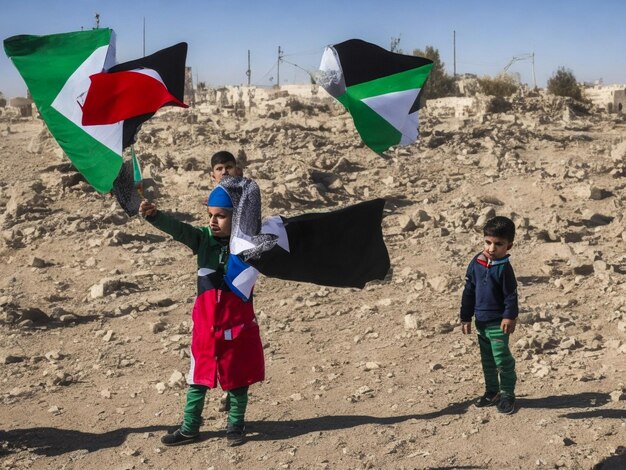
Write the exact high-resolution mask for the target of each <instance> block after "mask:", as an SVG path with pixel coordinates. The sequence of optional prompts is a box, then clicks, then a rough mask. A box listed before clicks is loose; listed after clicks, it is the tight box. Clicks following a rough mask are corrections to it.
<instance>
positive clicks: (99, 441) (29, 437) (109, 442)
mask: <svg viewBox="0 0 626 470" xmlns="http://www.w3.org/2000/svg"><path fill="white" fill-rule="evenodd" d="M165 430H171V427H170V426H144V427H141V428H121V429H115V430H113V431H109V432H105V433H101V434H98V433H91V432H82V431H75V430H72V429H59V428H45V427H42V428H27V429H12V430H10V431H0V451H2V450H5V452H7V451H8V452H12V451H17V450H22V449H23V450H28V451H30V452H33V453H35V454H38V455H45V456H47V457H53V456H57V455H62V454H65V453H68V452H74V451H77V450H86V451H88V452H94V451H97V450H101V449H107V448H109V447H118V446H120V445H121V444H123V443H124V442H125V441H126V438H127V437H128V435H129V434H136V433H144V432H158V431H165ZM0 455H1V454H0Z"/></svg>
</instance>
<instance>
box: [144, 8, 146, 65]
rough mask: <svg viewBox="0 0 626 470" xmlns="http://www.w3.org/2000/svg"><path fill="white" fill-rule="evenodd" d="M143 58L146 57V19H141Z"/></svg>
mask: <svg viewBox="0 0 626 470" xmlns="http://www.w3.org/2000/svg"><path fill="white" fill-rule="evenodd" d="M143 56H144V57H145V56H146V17H145V16H144V17H143Z"/></svg>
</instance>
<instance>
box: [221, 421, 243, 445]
mask: <svg viewBox="0 0 626 470" xmlns="http://www.w3.org/2000/svg"><path fill="white" fill-rule="evenodd" d="M245 437H246V427H245V425H243V424H231V423H228V426H226V442H228V445H229V446H230V447H235V446H240V445H241V444H243V443H244V442H245Z"/></svg>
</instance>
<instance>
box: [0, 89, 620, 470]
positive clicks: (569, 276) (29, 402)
mask: <svg viewBox="0 0 626 470" xmlns="http://www.w3.org/2000/svg"><path fill="white" fill-rule="evenodd" d="M281 96H282V97H280V98H276V103H274V104H275V106H274V109H279V110H280V109H286V110H288V112H278V113H277V112H273V113H269V114H261V113H253V114H252V115H250V114H248V115H247V116H244V117H241V116H239V117H235V116H234V114H235V113H229V112H228V110H226V109H225V110H220V109H213V110H210V112H199V111H198V110H197V109H196V110H187V111H179V110H176V111H161V112H160V113H159V115H158V116H157V117H155V118H153V119H152V120H151V121H149V122H148V123H146V125H144V127H143V129H142V130H141V133H140V137H139V142H138V144H137V146H136V150H137V151H138V155H139V156H140V159H141V161H142V163H143V165H144V176H145V177H146V179H147V181H148V182H149V183H150V185H151V187H150V189H149V190H148V191H147V193H148V195H149V197H151V198H153V199H154V200H156V201H157V203H158V204H159V206H160V208H161V209H163V210H167V211H170V212H173V213H175V214H177V215H178V216H179V217H181V218H183V220H186V221H189V222H192V223H196V224H203V223H205V221H206V219H205V213H204V211H203V206H202V204H201V203H202V200H203V198H205V197H206V194H207V193H208V191H209V190H210V189H211V187H212V185H211V180H210V177H209V174H208V173H207V158H208V157H209V156H210V155H211V154H212V153H213V152H214V151H217V150H219V149H222V148H225V149H228V150H231V151H232V152H233V153H235V154H237V155H238V156H239V158H240V159H241V161H242V163H243V164H244V165H245V173H246V176H248V177H251V178H254V179H256V180H257V181H258V182H259V185H260V187H261V189H262V191H263V197H264V214H265V215H271V214H275V213H280V214H283V215H295V214H298V213H302V212H306V211H312V210H327V209H333V208H338V207H343V206H345V205H348V204H352V203H356V202H359V201H363V200H366V199H371V198H375V197H384V198H386V200H387V204H386V210H385V219H384V221H383V226H384V233H385V239H386V243H387V247H388V249H389V251H390V256H391V259H392V271H391V272H390V274H389V276H388V278H387V279H386V280H385V281H381V282H372V283H370V284H369V285H368V286H367V287H366V288H365V289H363V290H356V289H335V288H326V287H320V286H315V285H307V284H298V283H293V282H285V281H281V280H275V279H269V278H261V279H260V280H259V282H258V284H257V289H256V293H255V305H256V310H257V315H258V318H259V322H260V325H261V333H262V337H263V341H264V344H265V354H266V362H267V366H266V375H267V380H266V381H265V382H264V383H262V384H257V385H254V386H252V387H251V396H250V405H249V411H248V414H247V419H248V430H249V434H248V442H247V443H246V444H244V445H243V446H241V447H238V448H229V447H227V446H226V445H225V438H224V426H225V416H224V415H223V413H220V412H218V411H217V407H218V404H219V398H220V393H219V392H218V391H214V392H213V393H210V394H209V400H208V402H207V406H206V408H205V413H204V419H205V422H204V426H203V428H202V439H201V440H200V442H197V443H194V444H192V445H188V446H183V447H178V448H166V447H164V446H163V445H161V443H160V441H159V439H160V437H161V435H163V434H164V433H165V432H166V431H167V430H171V429H173V428H175V427H176V426H177V425H178V424H179V423H180V420H181V415H182V407H183V401H184V393H185V383H184V375H185V373H186V371H187V368H188V363H189V356H188V351H187V350H188V346H189V332H190V316H189V315H190V309H191V306H192V303H193V299H194V295H195V259H194V257H193V256H192V254H191V253H190V252H189V251H188V250H187V249H186V248H185V247H183V246H179V245H178V244H176V243H175V242H172V241H171V240H169V238H168V237H167V236H164V235H163V234H161V233H159V232H158V231H157V230H155V229H154V228H153V227H151V226H150V225H149V224H147V223H145V222H144V221H143V220H141V219H140V218H138V217H136V218H132V219H131V218H128V217H127V216H126V215H125V214H124V212H123V211H121V210H120V209H119V206H118V205H117V203H116V201H115V200H114V199H112V198H110V197H108V196H104V195H100V194H98V193H96V192H94V191H93V190H91V189H90V187H89V186H88V185H87V184H86V183H85V182H84V181H83V180H82V179H81V177H80V175H78V174H77V173H76V172H75V171H74V170H73V168H72V166H71V165H70V164H69V161H68V160H67V159H66V158H65V157H63V155H62V154H61V152H60V150H59V149H58V147H57V145H56V144H55V143H54V141H53V140H52V139H51V138H50V136H49V135H48V133H47V131H46V130H45V128H44V126H43V125H42V123H41V122H40V121H39V120H37V119H15V118H9V117H7V116H6V114H5V115H3V116H0V153H1V155H2V161H3V165H1V166H0V224H1V230H2V232H1V235H2V237H1V239H0V256H1V259H2V277H1V279H0V377H1V381H0V403H1V404H0V409H1V420H0V466H1V467H2V468H7V469H25V468H54V469H57V468H76V469H84V468H92V469H131V468H137V469H141V468H194V469H196V468H198V469H222V468H242V469H251V468H253V469H256V468H259V469H265V468H268V469H285V468H286V469H310V468H322V469H324V468H328V469H334V468H354V469H360V468H377V469H378V468H381V469H382V468H397V469H409V468H417V469H426V468H429V469H470V468H472V469H479V468H480V469H483V468H484V469H502V468H507V469H508V468H511V469H529V468H537V469H544V468H546V469H547V468H571V469H592V468H594V469H604V470H606V469H623V468H626V447H625V446H626V295H625V294H626V292H625V291H626V251H625V250H624V248H625V246H626V234H625V233H626V232H625V231H624V230H625V228H626V218H624V215H623V208H624V205H625V202H626V196H624V193H623V189H624V187H625V186H626V142H625V137H626V121H624V120H623V119H622V118H621V117H619V116H616V115H607V114H603V113H601V112H599V111H597V110H595V109H589V108H586V107H582V106H580V105H577V104H576V103H572V102H568V101H567V100H564V99H555V98H550V97H541V96H534V97H526V98H516V99H514V100H512V109H510V110H509V111H507V112H504V113H488V112H485V111H476V112H471V113H470V114H469V115H464V116H462V117H454V116H453V115H451V114H450V113H448V112H445V106H443V105H442V106H440V105H439V104H438V103H437V102H432V103H429V104H428V107H427V108H425V109H424V110H422V112H421V119H422V122H421V130H422V138H421V140H420V142H419V143H416V144H414V145H412V146H409V147H403V148H398V149H395V150H392V151H390V152H388V154H387V155H385V156H378V155H376V154H374V153H373V152H371V151H370V150H368V149H367V148H365V147H363V146H362V144H361V143H360V140H359V138H358V135H357V134H356V132H355V130H354V127H353V125H352V122H351V120H350V118H349V116H348V115H347V114H345V113H344V112H342V111H341V109H339V108H338V107H337V106H335V105H333V104H328V103H326V104H320V103H316V102H311V103H308V102H304V101H302V102H300V105H299V106H294V101H293V100H291V101H289V102H288V104H289V106H285V103H284V102H281V101H280V100H283V101H284V100H285V97H284V95H281ZM289 110H290V111H289ZM494 214H498V215H506V216H510V217H512V218H513V219H514V220H515V222H516V225H517V227H518V235H517V240H516V243H515V246H514V248H513V250H512V251H511V254H512V257H511V261H512V264H513V266H514V268H515V271H516V274H517V276H518V281H519V284H520V289H519V290H520V307H521V314H520V319H519V322H520V323H519V328H518V330H517V331H516V332H515V333H514V336H513V338H512V343H513V346H512V349H513V351H514V355H515V357H516V359H517V370H518V376H519V382H518V388H517V392H518V405H519V410H518V411H517V413H515V414H513V415H510V416H503V415H500V414H498V413H497V411H496V410H495V409H494V408H487V409H478V408H475V407H474V406H473V405H472V404H471V402H472V400H473V399H474V398H475V397H477V396H479V395H480V394H481V393H482V390H483V385H482V383H481V382H482V373H481V370H480V360H479V353H478V348H477V345H476V344H475V343H476V341H475V337H474V336H473V335H471V336H464V335H462V334H461V331H460V327H459V324H458V318H457V317H458V308H459V301H460V296H461V291H462V288H463V276H464V272H465V269H466V266H467V263H468V262H469V260H470V259H471V257H472V255H473V254H475V253H476V252H477V251H479V250H480V247H481V232H480V227H481V224H482V223H484V221H485V220H486V219H487V218H488V217H490V216H492V215H494Z"/></svg>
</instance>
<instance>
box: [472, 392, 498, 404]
mask: <svg viewBox="0 0 626 470" xmlns="http://www.w3.org/2000/svg"><path fill="white" fill-rule="evenodd" d="M499 398H500V394H499V393H497V392H496V393H488V392H487V393H485V394H484V395H483V396H482V397H480V398H479V399H478V400H476V402H474V405H475V406H476V408H485V407H486V406H493V405H496V404H497V403H498V399H499Z"/></svg>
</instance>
